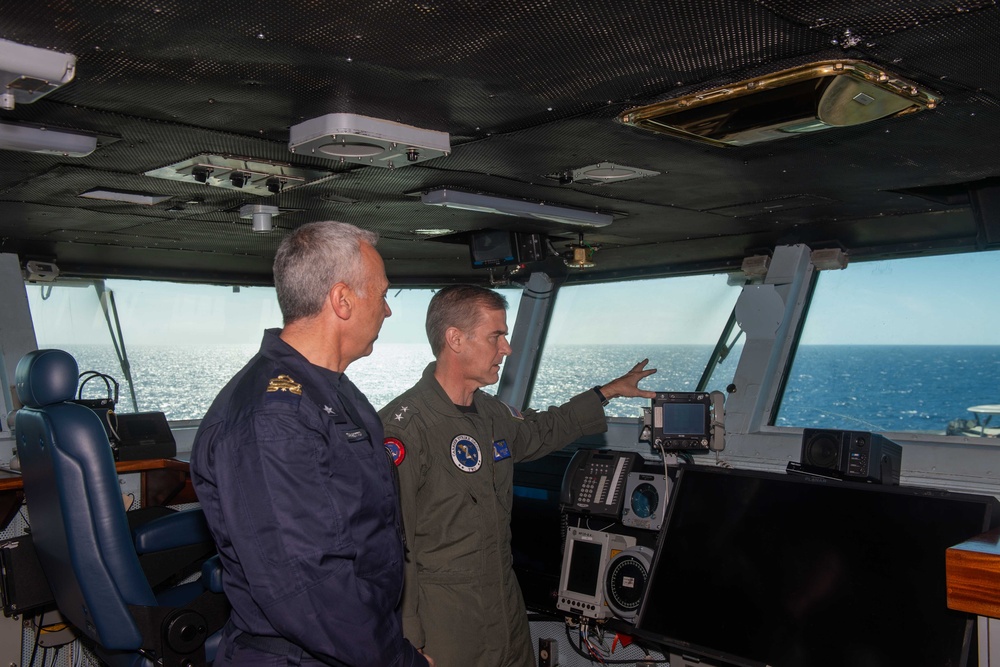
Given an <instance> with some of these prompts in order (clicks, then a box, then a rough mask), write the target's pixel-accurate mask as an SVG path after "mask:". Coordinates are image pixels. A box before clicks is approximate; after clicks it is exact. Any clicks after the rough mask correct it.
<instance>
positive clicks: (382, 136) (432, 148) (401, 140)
mask: <svg viewBox="0 0 1000 667" xmlns="http://www.w3.org/2000/svg"><path fill="white" fill-rule="evenodd" d="M288 150H290V151H291V152H293V153H295V154H297V155H310V156H313V157H320V158H328V159H332V160H339V161H341V162H351V163H354V164H361V165H366V166H375V167H386V168H389V169H393V168H396V167H405V166H407V165H410V164H416V163H417V162H424V161H426V160H432V159H434V158H436V157H442V156H445V155H448V154H449V153H451V141H450V137H449V136H448V133H447V132H437V131H434V130H422V129H420V128H419V127H413V126H411V125H403V124H402V123H394V122H392V121H388V120H381V119H379V118H370V117H368V116H358V115H357V114H352V113H330V114H327V115H325V116H320V117H319V118H313V119H312V120H307V121H305V122H302V123H299V124H298V125H293V126H292V127H291V128H290V129H289V134H288Z"/></svg>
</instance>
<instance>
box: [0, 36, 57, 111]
mask: <svg viewBox="0 0 1000 667" xmlns="http://www.w3.org/2000/svg"><path fill="white" fill-rule="evenodd" d="M75 75H76V56H74V55H73V54H71V53H58V52H56V51H49V50H48V49H39V48H37V47H34V46H27V45H25V44H18V43H17V42H11V41H9V40H6V39H0V109H5V110H7V111H11V110H13V109H14V107H15V105H16V104H17V103H18V102H20V103H21V104H31V103H32V102H34V101H36V100H39V99H41V98H42V97H44V96H45V95H48V94H49V93H51V92H52V91H53V90H55V89H56V88H58V87H59V86H62V85H64V84H67V83H69V82H70V81H72V80H73V77H74V76H75Z"/></svg>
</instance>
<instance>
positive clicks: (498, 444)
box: [493, 440, 510, 461]
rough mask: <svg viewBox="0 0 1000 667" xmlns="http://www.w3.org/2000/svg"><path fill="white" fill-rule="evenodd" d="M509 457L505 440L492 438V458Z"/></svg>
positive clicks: (501, 459)
mask: <svg viewBox="0 0 1000 667" xmlns="http://www.w3.org/2000/svg"><path fill="white" fill-rule="evenodd" d="M509 458H510V448H509V447H508V446H507V441H506V440H494V441H493V460H494V461H503V460H504V459H509Z"/></svg>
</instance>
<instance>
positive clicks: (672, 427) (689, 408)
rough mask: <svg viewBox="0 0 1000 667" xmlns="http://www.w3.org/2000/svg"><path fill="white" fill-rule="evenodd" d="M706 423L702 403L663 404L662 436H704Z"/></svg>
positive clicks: (705, 409) (706, 431)
mask: <svg viewBox="0 0 1000 667" xmlns="http://www.w3.org/2000/svg"><path fill="white" fill-rule="evenodd" d="M707 422H708V406H707V405H705V404H704V403H663V434H664V435H675V434H676V435H705V434H706V433H708V430H707V429H706V424H707Z"/></svg>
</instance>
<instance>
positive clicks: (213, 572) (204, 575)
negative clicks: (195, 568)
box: [201, 554, 222, 593]
mask: <svg viewBox="0 0 1000 667" xmlns="http://www.w3.org/2000/svg"><path fill="white" fill-rule="evenodd" d="M201 584H202V586H204V587H205V590H207V591H211V592H213V593H221V592H222V561H221V560H219V555H218V554H216V555H214V556H212V557H211V558H209V559H208V560H206V561H205V562H204V563H202V564H201Z"/></svg>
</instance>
